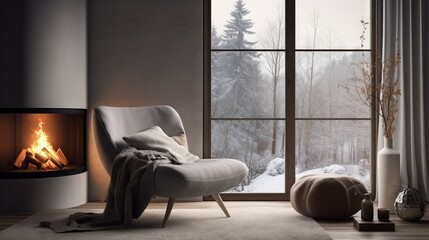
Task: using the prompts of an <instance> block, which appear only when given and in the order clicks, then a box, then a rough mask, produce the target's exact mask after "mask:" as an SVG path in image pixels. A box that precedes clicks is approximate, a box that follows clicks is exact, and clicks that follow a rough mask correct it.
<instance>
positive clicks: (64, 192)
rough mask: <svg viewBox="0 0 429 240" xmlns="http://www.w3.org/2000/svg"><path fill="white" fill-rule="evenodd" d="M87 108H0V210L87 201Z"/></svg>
mask: <svg viewBox="0 0 429 240" xmlns="http://www.w3.org/2000/svg"><path fill="white" fill-rule="evenodd" d="M86 119H87V118H86V109H58V108H49V109H40V108H23V109H0V132H1V134H0V195H1V196H2V197H1V198H0V212H31V211H38V210H41V209H45V208H67V207H73V206H77V205H80V204H83V203H85V202H86V199H87V193H86V192H87V164H86Z"/></svg>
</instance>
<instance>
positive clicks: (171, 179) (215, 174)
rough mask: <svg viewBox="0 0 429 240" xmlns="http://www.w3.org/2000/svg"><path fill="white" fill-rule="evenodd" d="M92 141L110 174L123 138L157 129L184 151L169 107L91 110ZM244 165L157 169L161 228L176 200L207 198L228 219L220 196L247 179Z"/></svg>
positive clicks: (224, 162) (204, 162) (216, 162)
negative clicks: (164, 205) (164, 201)
mask: <svg viewBox="0 0 429 240" xmlns="http://www.w3.org/2000/svg"><path fill="white" fill-rule="evenodd" d="M95 116H96V120H95V139H96V145H97V150H98V154H99V155H100V158H101V161H102V163H103V166H104V167H105V169H106V170H107V172H108V173H109V174H110V172H111V168H112V165H113V159H114V158H115V157H116V155H117V154H118V153H119V152H120V151H121V150H122V149H124V148H125V147H127V146H128V145H127V143H126V142H125V141H124V140H123V139H122V137H123V136H126V135H129V134H133V133H137V132H140V131H143V130H145V129H147V128H149V127H152V126H155V125H156V126H160V127H161V128H162V130H163V131H164V132H165V133H166V134H167V135H168V136H170V137H175V138H176V139H178V140H177V141H178V142H179V143H180V144H181V145H182V146H184V147H185V148H187V147H188V146H187V144H188V143H187V139H186V134H185V129H184V127H183V124H182V121H181V119H180V116H179V114H178V113H177V112H176V111H175V110H174V109H173V108H172V107H170V106H148V107H107V106H101V107H97V108H95ZM247 173H248V168H247V167H246V165H245V164H244V163H242V162H240V161H238V160H234V159H199V160H197V161H196V162H194V163H191V164H184V165H160V166H158V167H157V168H156V170H155V172H154V183H153V184H154V191H155V195H156V196H160V197H167V198H168V204H167V209H166V212H165V216H164V221H163V224H162V227H165V225H166V223H167V221H168V218H169V216H170V213H171V210H172V208H173V205H174V201H175V199H176V198H192V197H199V196H206V195H211V196H213V198H214V199H215V200H216V202H217V203H218V205H219V206H220V208H221V209H222V210H223V212H224V213H225V215H226V216H227V217H230V214H229V213H228V210H227V209H226V207H225V205H224V204H223V201H222V199H221V197H220V195H219V193H220V192H223V191H225V190H228V189H230V188H232V187H234V186H237V185H238V184H240V183H241V182H242V181H243V180H244V179H245V178H246V176H247Z"/></svg>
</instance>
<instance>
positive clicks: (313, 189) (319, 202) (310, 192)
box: [290, 174, 367, 220]
mask: <svg viewBox="0 0 429 240" xmlns="http://www.w3.org/2000/svg"><path fill="white" fill-rule="evenodd" d="M366 192H367V190H366V188H365V186H364V185H363V184H362V183H361V182H360V181H359V180H357V179H355V178H352V177H349V176H345V175H338V174H312V175H307V176H304V177H302V178H300V179H299V180H298V181H296V182H295V184H294V185H293V186H292V188H291V190H290V201H291V204H292V207H293V208H294V209H295V210H296V211H297V212H299V213H301V214H302V215H304V216H307V217H312V218H315V219H327V220H335V219H347V218H349V217H350V216H351V215H353V214H355V213H356V212H358V211H359V210H360V205H361V202H362V199H363V194H364V193H366Z"/></svg>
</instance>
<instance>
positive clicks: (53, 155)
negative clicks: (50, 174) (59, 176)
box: [42, 148, 64, 169]
mask: <svg viewBox="0 0 429 240" xmlns="http://www.w3.org/2000/svg"><path fill="white" fill-rule="evenodd" d="M42 151H43V152H44V153H45V154H46V155H48V156H49V161H51V162H52V163H54V164H55V166H57V167H58V168H59V169H61V168H63V167H64V165H63V164H62V163H61V159H60V158H59V157H58V155H57V153H56V152H54V151H52V150H50V149H49V148H43V149H42Z"/></svg>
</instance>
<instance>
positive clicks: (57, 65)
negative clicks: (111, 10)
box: [0, 0, 87, 108]
mask: <svg viewBox="0 0 429 240" xmlns="http://www.w3.org/2000/svg"><path fill="white" fill-rule="evenodd" d="M1 9H2V10H1V12H0V13H1V14H0V16H1V22H2V23H1V25H0V26H1V29H2V33H1V39H2V40H1V44H0V51H1V55H2V56H1V58H0V59H1V65H2V66H1V70H0V107H3V108H86V107H87V79H86V77H87V72H86V68H87V63H86V47H87V44H86V30H87V29H86V0H61V1H58V0H4V1H2V2H1ZM3 29H4V31H3Z"/></svg>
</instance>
